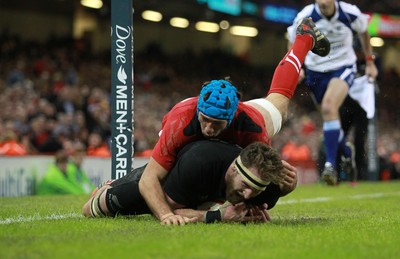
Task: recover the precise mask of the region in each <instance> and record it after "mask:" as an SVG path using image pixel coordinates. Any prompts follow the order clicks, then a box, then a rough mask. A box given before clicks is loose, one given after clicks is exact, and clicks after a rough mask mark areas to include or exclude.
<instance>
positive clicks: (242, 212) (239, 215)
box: [220, 202, 249, 222]
mask: <svg viewBox="0 0 400 259" xmlns="http://www.w3.org/2000/svg"><path fill="white" fill-rule="evenodd" d="M220 211H221V215H223V216H222V220H223V221H232V222H243V221H244V219H245V217H246V214H247V213H248V212H249V208H248V207H247V205H246V204H245V203H244V202H241V203H238V204H235V205H232V204H230V205H228V206H226V207H221V208H220Z"/></svg>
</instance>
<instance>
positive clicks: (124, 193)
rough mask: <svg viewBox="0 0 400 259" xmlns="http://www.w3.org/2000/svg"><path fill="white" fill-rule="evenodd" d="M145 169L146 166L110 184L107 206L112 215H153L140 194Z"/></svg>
mask: <svg viewBox="0 0 400 259" xmlns="http://www.w3.org/2000/svg"><path fill="white" fill-rule="evenodd" d="M145 168H146V165H144V166H142V167H139V168H136V169H134V170H132V171H131V172H130V173H128V174H127V175H125V176H124V177H121V178H119V179H117V180H115V181H113V182H112V183H111V184H110V185H111V187H112V188H110V189H108V190H107V193H106V204H107V208H108V210H109V211H110V213H111V214H113V215H140V214H151V210H150V209H149V207H148V206H147V204H146V202H145V200H144V199H143V197H142V195H141V194H140V192H139V180H140V178H141V177H142V174H143V171H144V169H145Z"/></svg>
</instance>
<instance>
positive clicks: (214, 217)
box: [205, 210, 222, 223]
mask: <svg viewBox="0 0 400 259" xmlns="http://www.w3.org/2000/svg"><path fill="white" fill-rule="evenodd" d="M221 220H222V218H221V212H220V211H219V210H215V211H207V212H206V220H205V221H206V223H214V222H219V221H221Z"/></svg>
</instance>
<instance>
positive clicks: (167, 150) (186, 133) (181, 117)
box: [151, 97, 270, 171]
mask: <svg viewBox="0 0 400 259" xmlns="http://www.w3.org/2000/svg"><path fill="white" fill-rule="evenodd" d="M197 100H198V97H192V98H188V99H185V100H183V101H181V102H179V103H177V104H176V105H175V106H174V107H173V108H172V109H171V110H170V111H169V112H168V113H167V114H166V115H165V116H164V118H163V121H162V132H161V135H160V138H159V140H158V142H157V144H156V146H155V147H154V149H153V152H152V155H151V156H152V158H153V159H155V160H156V161H157V162H158V163H159V164H160V165H161V166H162V167H164V168H165V169H166V170H168V171H170V169H171V168H172V167H173V165H174V164H175V159H176V156H177V154H178V152H179V150H180V149H181V148H182V147H184V146H185V145H186V144H188V143H190V142H192V141H196V140H201V139H205V138H204V136H203V135H202V133H201V127H200V122H199V120H198V119H197V116H196V111H197ZM217 138H218V139H220V140H223V141H226V142H229V143H234V144H237V145H239V146H241V147H242V148H244V147H246V146H247V145H249V144H251V143H253V142H256V141H261V142H264V143H267V144H270V138H269V136H268V133H267V131H266V129H265V125H264V118H263V116H262V115H261V113H259V112H258V111H257V110H256V109H255V108H253V107H251V106H249V105H245V104H244V103H243V102H239V107H238V109H237V111H236V113H235V117H234V118H233V120H232V123H231V125H229V127H228V128H226V129H225V130H224V131H222V133H221V134H220V135H219V136H218V137H217Z"/></svg>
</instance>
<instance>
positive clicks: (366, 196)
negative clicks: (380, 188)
mask: <svg viewBox="0 0 400 259" xmlns="http://www.w3.org/2000/svg"><path fill="white" fill-rule="evenodd" d="M399 195H400V192H392V193H369V194H356V195H352V196H349V197H338V198H333V197H317V198H309V199H300V200H296V199H289V200H283V201H278V202H277V204H279V205H283V204H294V203H315V202H326V201H331V200H342V199H348V198H350V199H354V200H359V199H373V198H380V197H384V196H399Z"/></svg>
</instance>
